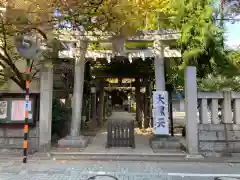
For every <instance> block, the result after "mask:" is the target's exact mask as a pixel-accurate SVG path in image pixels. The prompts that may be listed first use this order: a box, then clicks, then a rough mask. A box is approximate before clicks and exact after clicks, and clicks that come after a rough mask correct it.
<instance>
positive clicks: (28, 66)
mask: <svg viewBox="0 0 240 180" xmlns="http://www.w3.org/2000/svg"><path fill="white" fill-rule="evenodd" d="M29 88H30V59H27V66H26V94H25V122H24V140H23V163H27V155H28V109H29V107H28V106H29Z"/></svg>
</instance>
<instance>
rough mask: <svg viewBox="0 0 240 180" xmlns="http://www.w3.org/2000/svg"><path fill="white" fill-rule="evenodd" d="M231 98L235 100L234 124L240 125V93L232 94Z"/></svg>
mask: <svg viewBox="0 0 240 180" xmlns="http://www.w3.org/2000/svg"><path fill="white" fill-rule="evenodd" d="M231 97H232V99H233V100H234V103H233V114H234V116H233V117H234V119H233V122H234V124H238V125H240V93H239V92H231Z"/></svg>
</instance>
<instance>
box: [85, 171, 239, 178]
mask: <svg viewBox="0 0 240 180" xmlns="http://www.w3.org/2000/svg"><path fill="white" fill-rule="evenodd" d="M83 174H94V175H107V174H115V175H117V174H130V175H149V173H143V172H131V171H130V172H128V171H127V172H106V171H95V172H94V171H88V172H84V173H83ZM150 175H153V176H181V177H184V176H185V177H235V178H236V177H240V174H199V173H167V172H166V173H165V172H158V173H155V172H154V173H150Z"/></svg>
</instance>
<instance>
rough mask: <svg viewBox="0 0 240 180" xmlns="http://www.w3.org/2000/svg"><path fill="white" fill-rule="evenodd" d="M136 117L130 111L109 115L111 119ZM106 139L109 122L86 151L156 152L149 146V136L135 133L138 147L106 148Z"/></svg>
mask: <svg viewBox="0 0 240 180" xmlns="http://www.w3.org/2000/svg"><path fill="white" fill-rule="evenodd" d="M133 119H134V114H133V113H128V112H113V113H112V115H111V116H110V117H109V120H113V121H117V120H126V121H130V120H133ZM106 140H107V122H105V124H104V125H103V127H102V128H101V129H100V130H99V132H98V133H97V135H96V137H94V138H93V140H92V142H91V143H90V144H89V145H88V147H87V148H86V149H85V150H84V152H85V153H111V154H114V153H116V154H119V153H121V154H123V153H124V154H136V153H138V154H141V153H144V154H154V152H153V151H152V149H151V148H150V146H149V136H146V135H140V134H136V133H135V143H136V148H135V149H132V148H110V149H106V148H105V146H106Z"/></svg>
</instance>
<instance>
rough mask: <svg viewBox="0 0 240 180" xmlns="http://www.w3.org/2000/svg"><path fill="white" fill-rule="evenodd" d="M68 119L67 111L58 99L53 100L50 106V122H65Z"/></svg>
mask: <svg viewBox="0 0 240 180" xmlns="http://www.w3.org/2000/svg"><path fill="white" fill-rule="evenodd" d="M68 118H69V116H68V109H67V108H66V107H65V105H64V104H63V103H62V102H61V101H60V99H56V98H54V99H53V104H52V122H53V123H56V122H58V121H65V120H68Z"/></svg>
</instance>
